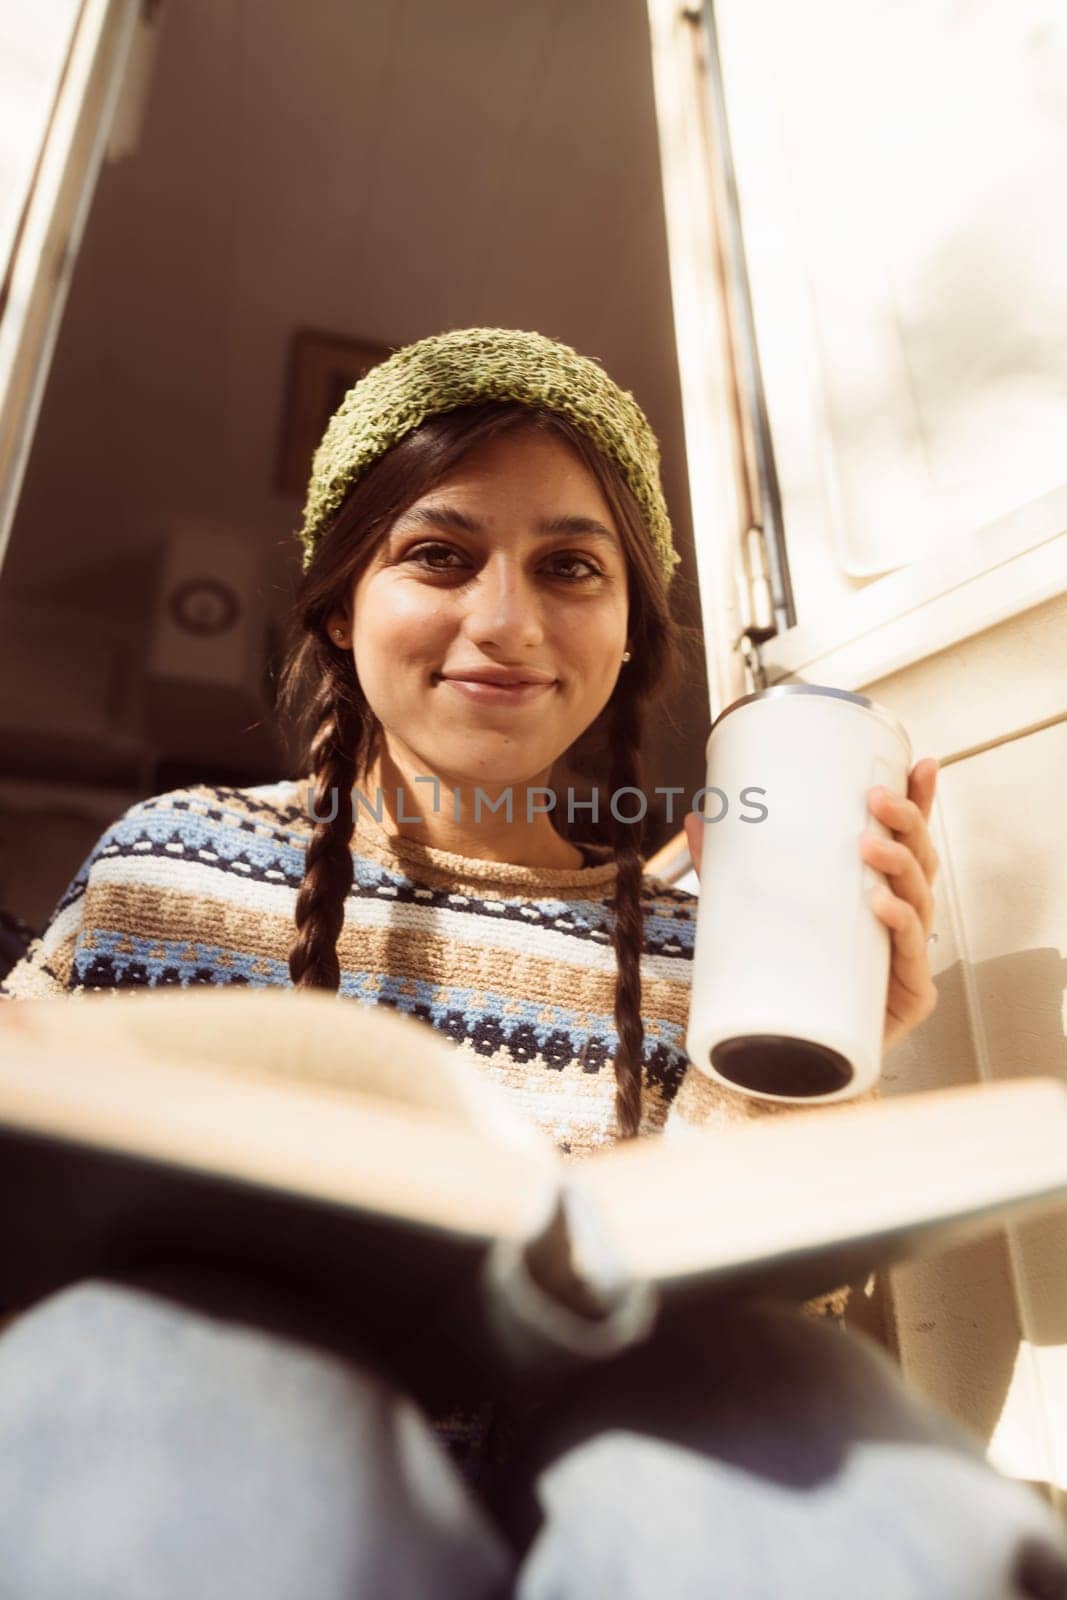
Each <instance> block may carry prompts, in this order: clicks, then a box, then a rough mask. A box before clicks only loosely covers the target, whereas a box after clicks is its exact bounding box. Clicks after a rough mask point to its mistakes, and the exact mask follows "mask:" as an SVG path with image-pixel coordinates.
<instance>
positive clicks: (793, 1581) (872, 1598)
mask: <svg viewBox="0 0 1067 1600" xmlns="http://www.w3.org/2000/svg"><path fill="white" fill-rule="evenodd" d="M707 1320H708V1319H707V1318H706V1316H705V1318H704V1319H702V1325H701V1326H699V1328H698V1327H696V1326H693V1327H683V1328H681V1329H678V1330H675V1332H674V1333H673V1334H672V1336H671V1338H670V1340H668V1341H666V1342H664V1343H661V1342H659V1341H656V1342H653V1343H651V1344H649V1345H647V1346H644V1347H641V1348H638V1349H636V1350H633V1351H630V1352H627V1353H626V1354H624V1355H622V1356H620V1357H617V1358H615V1359H613V1360H611V1361H610V1362H605V1363H603V1364H602V1365H599V1366H594V1367H589V1368H586V1369H583V1370H582V1371H581V1372H579V1373H577V1374H573V1375H572V1376H571V1377H569V1378H567V1379H566V1380H565V1381H561V1382H560V1383H559V1384H558V1385H556V1387H555V1388H554V1389H553V1391H552V1393H551V1397H550V1399H549V1400H548V1402H547V1403H545V1404H542V1405H541V1406H540V1408H539V1409H534V1410H533V1411H532V1412H531V1413H530V1416H529V1419H528V1421H527V1423H526V1425H525V1431H524V1433H523V1434H522V1436H521V1437H520V1439H519V1441H518V1443H517V1454H516V1455H515V1457H514V1460H513V1462H512V1464H511V1465H510V1466H509V1468H508V1469H507V1470H506V1471H501V1472H500V1473H499V1474H498V1475H497V1477H496V1478H495V1479H493V1480H492V1481H491V1482H490V1483H489V1484H488V1485H487V1486H486V1487H485V1490H484V1493H483V1492H481V1491H480V1492H479V1493H477V1494H476V1493H475V1492H474V1491H473V1490H472V1489H471V1488H470V1487H469V1486H468V1485H467V1484H466V1483H465V1482H464V1480H463V1479H462V1477H461V1476H460V1475H459V1473H458V1472H457V1470H456V1469H455V1467H454V1466H453V1465H452V1463H451V1461H450V1460H449V1458H448V1456H447V1454H446V1452H445V1451H444V1450H443V1448H442V1447H441V1446H440V1445H439V1443H438V1441H437V1439H436V1437H435V1436H434V1435H433V1434H432V1433H431V1431H430V1429H429V1427H428V1425H427V1423H426V1421H425V1419H424V1417H423V1415H422V1413H421V1412H420V1410H419V1409H418V1408H417V1407H416V1406H415V1405H414V1403H413V1402H412V1401H411V1400H410V1399H409V1398H408V1397H407V1396H405V1395H404V1394H402V1393H400V1392H398V1391H397V1390H396V1389H395V1388H393V1387H392V1386H391V1385H390V1384H389V1383H388V1382H386V1381H385V1380H384V1379H383V1378H382V1377H380V1376H379V1375H378V1374H377V1373H376V1372H374V1371H373V1370H372V1369H371V1368H370V1367H368V1366H366V1365H361V1364H359V1363H356V1362H354V1361H346V1360H343V1359H341V1358H340V1357H339V1356H337V1355H335V1354H329V1353H327V1352H325V1351H324V1350H322V1349H319V1348H317V1347H316V1346H314V1345H312V1344H309V1343H305V1342H302V1341H300V1340H296V1339H290V1338H288V1337H279V1336H278V1335H276V1334H267V1333H264V1332H261V1331H259V1330H258V1329H257V1328H256V1327H254V1326H252V1325H251V1324H249V1323H247V1322H245V1321H244V1320H243V1319H241V1318H240V1317H237V1316H229V1315H227V1316H220V1315H218V1314H216V1313H215V1312H211V1313H208V1312H205V1311H203V1310H194V1309H191V1308H190V1307H188V1306H186V1305H182V1304H179V1303H177V1302H175V1301H172V1300H171V1299H170V1298H168V1297H166V1296H163V1295H160V1294H156V1293H151V1292H148V1291H146V1290H144V1289H141V1288H136V1287H131V1286H122V1285H117V1284H112V1283H106V1282H101V1281H87V1282H84V1283H81V1284H78V1285H76V1286H75V1287H73V1288H71V1289H67V1290H65V1291H63V1292H62V1293H59V1294H56V1295H52V1296H50V1297H49V1298H48V1299H46V1300H44V1301H42V1302H40V1303H39V1304H38V1305H37V1306H35V1307H34V1308H32V1309H31V1310H30V1311H28V1312H26V1313H25V1314H24V1315H23V1316H21V1317H20V1318H18V1319H17V1320H16V1321H15V1322H14V1323H13V1324H12V1325H11V1326H10V1327H9V1328H8V1329H7V1330H6V1331H5V1332H4V1333H3V1334H2V1335H0V1597H2V1600H216V1597H218V1600H363V1597H366V1600H394V1597H396V1600H453V1597H454V1600H460V1597H462V1600H482V1597H486V1600H497V1597H501V1600H503V1597H505V1596H513V1597H516V1600H594V1597H598V1596H602V1595H603V1596H605V1597H607V1596H610V1597H611V1600H650V1597H652V1596H655V1597H656V1600H690V1597H691V1600H697V1597H700V1600H706V1597H707V1596H709V1595H715V1596H722V1597H724V1600H772V1597H773V1600H793V1597H801V1596H802V1597H808V1596H811V1597H813V1600H814V1597H815V1596H819V1597H821V1596H824V1595H826V1594H849V1593H862V1594H863V1595H864V1596H865V1597H866V1600H957V1597H958V1600H986V1597H988V1600H1016V1597H1039V1600H1053V1597H1055V1596H1062V1597H1067V1536H1065V1533H1064V1529H1063V1525H1062V1524H1061V1522H1060V1519H1059V1518H1058V1517H1057V1515H1056V1513H1055V1512H1054V1511H1053V1510H1052V1509H1051V1507H1049V1506H1048V1505H1047V1504H1046V1503H1045V1502H1044V1500H1043V1499H1041V1497H1040V1496H1039V1495H1038V1494H1036V1493H1035V1492H1034V1491H1033V1490H1032V1489H1030V1488H1029V1487H1027V1486H1026V1485H1022V1484H1017V1483H1013V1482H1011V1481H1010V1480H1008V1479H1006V1478H1004V1477H1002V1476H1001V1475H999V1474H998V1473H996V1472H994V1471H993V1469H992V1468H991V1467H989V1466H988V1464H987V1463H986V1462H985V1460H984V1457H983V1454H982V1450H981V1446H980V1444H979V1443H978V1441H977V1440H976V1439H972V1438H971V1436H970V1435H969V1434H967V1433H965V1432H964V1431H963V1430H962V1429H960V1428H959V1426H958V1425H957V1424H955V1423H953V1422H952V1421H951V1420H950V1419H949V1418H948V1417H947V1416H944V1415H943V1414H941V1413H940V1412H938V1411H936V1410H934V1409H933V1408H932V1407H931V1406H930V1405H929V1404H928V1403H926V1402H925V1401H924V1400H923V1399H921V1398H920V1397H919V1396H918V1395H916V1394H915V1393H914V1392H913V1391H912V1390H910V1389H909V1388H908V1387H907V1386H906V1385H905V1384H904V1383H903V1382H902V1380H901V1378H900V1376H899V1374H898V1372H897V1370H896V1368H895V1367H894V1365H893V1363H892V1362H891V1360H890V1359H889V1357H888V1356H887V1355H886V1354H885V1352H884V1351H882V1349H881V1348H880V1347H879V1346H878V1345H876V1344H875V1343H874V1342H873V1341H872V1340H870V1339H868V1338H867V1337H866V1336H865V1335H862V1334H859V1333H852V1332H849V1333H845V1332H843V1331H842V1330H841V1329H839V1328H837V1327H834V1326H832V1325H829V1324H827V1323H824V1322H819V1321H816V1320H815V1319H813V1318H812V1317H810V1316H808V1315H806V1314H805V1313H803V1312H801V1311H800V1310H798V1309H794V1308H792V1307H789V1306H785V1305H780V1304H775V1303H771V1302H763V1303H751V1304H749V1305H748V1306H746V1307H743V1308H737V1309H735V1310H732V1311H730V1312H729V1313H725V1312H724V1313H722V1314H721V1315H720V1316H718V1317H717V1318H716V1319H715V1326H714V1327H711V1328H709V1327H707V1326H706V1325H703V1324H706V1322H707Z"/></svg>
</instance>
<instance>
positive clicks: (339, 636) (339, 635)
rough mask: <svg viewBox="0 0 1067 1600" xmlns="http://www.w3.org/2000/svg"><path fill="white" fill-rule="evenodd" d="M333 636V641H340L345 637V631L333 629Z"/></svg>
mask: <svg viewBox="0 0 1067 1600" xmlns="http://www.w3.org/2000/svg"><path fill="white" fill-rule="evenodd" d="M333 636H334V638H335V639H337V640H338V641H340V640H341V639H343V638H344V636H345V630H344V629H343V628H335V629H334V630H333Z"/></svg>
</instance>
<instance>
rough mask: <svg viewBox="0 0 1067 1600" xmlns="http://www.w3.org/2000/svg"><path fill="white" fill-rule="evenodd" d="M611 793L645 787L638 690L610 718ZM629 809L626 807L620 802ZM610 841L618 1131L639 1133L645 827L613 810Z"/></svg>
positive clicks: (626, 1134) (632, 1135) (621, 701)
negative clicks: (613, 862) (615, 871)
mask: <svg viewBox="0 0 1067 1600" xmlns="http://www.w3.org/2000/svg"><path fill="white" fill-rule="evenodd" d="M610 738H611V749H612V760H611V793H612V795H615V794H617V793H618V791H619V790H620V789H626V788H635V789H641V758H640V748H641V709H640V704H639V702H638V700H637V698H636V696H634V695H624V696H620V698H619V700H618V701H617V702H616V704H615V707H614V709H613V713H612V719H611V729H610ZM620 809H622V810H623V814H624V815H625V814H626V812H625V808H623V807H620ZM611 826H612V835H613V838H612V844H613V847H614V851H615V860H616V863H617V865H618V874H617V876H616V879H615V901H614V908H613V909H614V912H615V919H614V929H613V939H614V945H615V960H616V975H615V1028H616V1032H617V1033H618V1036H619V1044H618V1048H617V1050H616V1052H615V1081H616V1090H615V1115H616V1119H617V1122H618V1129H619V1136H620V1138H623V1139H632V1138H636V1136H637V1131H638V1128H639V1126H640V1122H641V1061H642V1055H643V1048H644V1042H645V1026H644V1023H643V1022H642V1020H641V950H642V948H643V946H644V917H643V914H642V910H641V878H642V870H643V863H642V859H641V841H642V837H643V834H644V828H643V826H642V824H641V823H638V822H619V820H618V818H617V817H616V816H615V814H614V812H612V814H611Z"/></svg>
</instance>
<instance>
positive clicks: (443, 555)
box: [404, 544, 463, 572]
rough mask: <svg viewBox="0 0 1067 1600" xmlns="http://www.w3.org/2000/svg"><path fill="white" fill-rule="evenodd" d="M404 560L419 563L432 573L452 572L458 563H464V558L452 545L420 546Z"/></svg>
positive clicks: (413, 549)
mask: <svg viewBox="0 0 1067 1600" xmlns="http://www.w3.org/2000/svg"><path fill="white" fill-rule="evenodd" d="M453 557H455V560H453V559H452V558H453ZM404 559H405V560H406V561H417V562H419V563H421V564H422V565H423V566H425V567H428V568H429V569H430V571H431V572H451V571H453V570H454V568H455V566H456V563H457V562H462V560H463V557H462V555H461V554H460V552H459V551H458V550H455V549H453V547H452V546H451V545H450V544H418V545H415V546H413V548H412V549H410V550H409V551H408V552H407V554H406V556H405V558H404Z"/></svg>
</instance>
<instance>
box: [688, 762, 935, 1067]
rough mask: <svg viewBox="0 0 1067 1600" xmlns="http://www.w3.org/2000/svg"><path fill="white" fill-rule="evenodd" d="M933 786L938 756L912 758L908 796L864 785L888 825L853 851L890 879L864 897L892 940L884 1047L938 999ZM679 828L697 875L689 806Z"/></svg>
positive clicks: (697, 826)
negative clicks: (930, 955)
mask: <svg viewBox="0 0 1067 1600" xmlns="http://www.w3.org/2000/svg"><path fill="white" fill-rule="evenodd" d="M936 787H937V762H936V760H935V759H934V758H933V757H932V756H924V757H923V759H922V760H921V761H917V762H916V763H915V765H914V767H912V769H911V772H910V773H909V775H908V798H907V799H906V800H901V799H900V798H899V797H898V796H896V795H893V794H890V793H888V791H886V790H884V789H881V788H876V789H871V790H869V791H868V795H867V805H868V810H869V811H870V812H871V814H872V815H873V816H874V817H876V818H877V820H878V821H879V822H881V823H884V824H885V826H886V827H887V828H888V829H889V830H890V833H891V835H892V837H891V838H889V839H883V838H882V836H881V834H878V833H863V834H861V835H860V841H859V851H860V855H861V857H862V859H863V860H864V861H865V862H866V863H867V864H868V866H871V867H874V868H875V869H876V870H877V871H878V872H881V873H884V874H885V876H886V877H887V878H888V879H889V880H890V883H889V885H885V884H879V885H878V887H877V888H876V889H874V890H873V891H872V893H871V896H870V904H871V909H872V910H873V911H874V913H875V915H876V916H877V917H878V918H879V919H880V920H881V921H882V922H884V923H885V924H886V926H887V927H888V929H889V932H890V935H891V938H892V957H891V962H890V969H889V990H888V993H887V995H886V1008H885V1028H884V1031H883V1034H882V1049H883V1050H884V1051H886V1050H891V1049H892V1048H893V1046H894V1045H896V1044H899V1043H900V1041H901V1040H902V1039H903V1038H905V1037H906V1035H907V1034H909V1033H910V1032H911V1031H912V1029H913V1028H917V1027H918V1025H919V1023H920V1022H925V1020H926V1018H927V1017H928V1016H930V1014H931V1012H932V1011H933V1010H934V1008H935V1007H936V1005H937V987H936V985H935V984H934V980H933V978H932V977H931V975H930V963H929V960H928V959H927V953H926V949H927V946H926V940H927V936H928V935H929V933H930V930H931V928H932V926H933V921H934V896H933V882H934V878H935V877H936V876H937V869H938V859H937V852H936V851H935V849H934V846H933V841H932V840H931V838H930V834H929V831H928V829H927V826H926V824H927V822H928V821H929V818H930V812H931V810H932V808H933V804H934V790H935V789H936ZM685 833H686V838H687V840H688V841H689V854H690V855H691V857H692V858H693V867H694V869H695V871H696V873H697V876H698V877H699V876H700V850H701V845H702V844H703V839H704V823H703V820H702V819H701V818H700V817H699V816H698V815H697V814H696V812H694V811H691V812H690V813H689V815H688V816H687V817H686V819H685Z"/></svg>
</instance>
